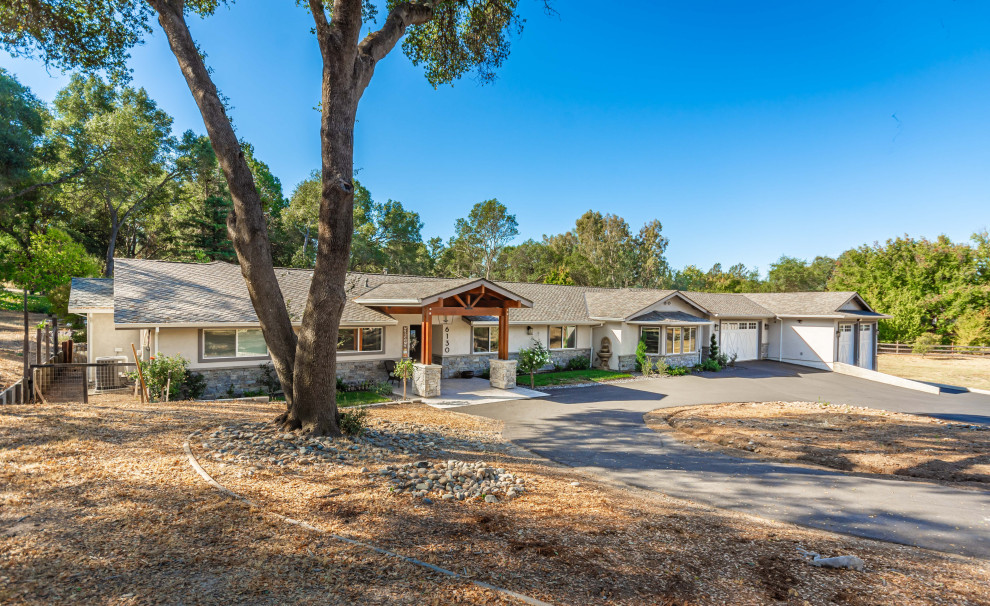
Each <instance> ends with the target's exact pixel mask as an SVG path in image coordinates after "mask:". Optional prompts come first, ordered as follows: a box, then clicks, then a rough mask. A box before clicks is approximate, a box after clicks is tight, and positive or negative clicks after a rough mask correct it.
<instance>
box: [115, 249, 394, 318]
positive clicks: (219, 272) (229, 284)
mask: <svg viewBox="0 0 990 606" xmlns="http://www.w3.org/2000/svg"><path fill="white" fill-rule="evenodd" d="M275 274H276V277H277V278H278V282H279V286H280V287H281V289H282V295H283V296H284V298H285V302H286V306H287V307H288V308H289V314H290V316H291V317H292V320H293V321H294V322H297V321H299V320H301V319H302V311H303V309H304V307H305V303H306V298H307V297H308V296H309V284H310V280H311V276H312V272H310V271H308V270H299V269H281V268H280V269H276V270H275ZM359 288H360V287H359V286H357V285H355V289H359ZM257 321H258V316H257V315H256V314H255V312H254V306H253V305H252V304H251V299H250V298H249V297H248V292H247V286H246V285H245V283H244V278H243V276H242V275H241V270H240V268H239V267H238V266H237V265H231V264H229V263H222V262H219V261H215V262H213V263H170V262H167V261H148V260H143V259H117V260H116V261H115V262H114V322H115V323H117V324H172V323H176V324H198V323H202V324H208V323H221V322H222V323H239V324H253V323H256V322H257ZM342 321H343V322H344V323H347V322H377V323H382V324H394V323H395V320H394V319H393V318H392V317H391V316H388V315H386V314H383V313H381V312H379V311H376V310H374V309H370V308H368V307H364V306H362V305H357V304H356V303H353V302H351V301H349V302H348V303H347V304H346V305H345V306H344V316H343V320H342Z"/></svg>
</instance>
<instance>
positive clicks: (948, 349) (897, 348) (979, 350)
mask: <svg viewBox="0 0 990 606" xmlns="http://www.w3.org/2000/svg"><path fill="white" fill-rule="evenodd" d="M877 353H879V354H893V355H901V356H905V355H908V354H911V355H918V354H916V353H915V351H914V345H913V344H912V343H878V344H877ZM925 355H937V356H975V357H980V356H990V347H983V346H980V345H932V346H931V348H930V349H929V350H928V351H927V352H926V353H925Z"/></svg>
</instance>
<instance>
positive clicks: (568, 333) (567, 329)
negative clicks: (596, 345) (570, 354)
mask: <svg viewBox="0 0 990 606" xmlns="http://www.w3.org/2000/svg"><path fill="white" fill-rule="evenodd" d="M549 343H550V349H574V348H576V347H577V327H574V326H551V327H550V341H549Z"/></svg>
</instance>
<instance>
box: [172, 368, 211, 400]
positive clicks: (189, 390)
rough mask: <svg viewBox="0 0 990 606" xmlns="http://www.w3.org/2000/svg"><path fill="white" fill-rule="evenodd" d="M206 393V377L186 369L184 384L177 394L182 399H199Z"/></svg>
mask: <svg viewBox="0 0 990 606" xmlns="http://www.w3.org/2000/svg"><path fill="white" fill-rule="evenodd" d="M204 393H206V377H204V376H203V375H201V374H200V373H198V372H192V371H190V370H189V369H188V368H187V369H186V372H185V376H184V377H183V378H182V386H181V387H179V391H178V393H177V394H176V395H177V397H178V399H180V400H198V399H200V398H202V397H203V394H204Z"/></svg>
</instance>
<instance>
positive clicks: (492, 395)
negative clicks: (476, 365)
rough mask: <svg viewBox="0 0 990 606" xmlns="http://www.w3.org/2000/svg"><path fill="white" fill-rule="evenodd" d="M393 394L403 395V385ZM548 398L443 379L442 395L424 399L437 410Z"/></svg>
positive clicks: (485, 382) (518, 389) (480, 381)
mask: <svg viewBox="0 0 990 606" xmlns="http://www.w3.org/2000/svg"><path fill="white" fill-rule="evenodd" d="M407 387H408V386H407ZM392 392H393V393H396V394H398V395H402V385H399V386H398V387H395V388H393V389H392ZM546 396H547V394H545V393H543V392H542V391H533V390H532V389H525V388H522V387H516V388H515V389H498V388H495V387H492V384H491V382H490V381H489V380H488V379H443V380H442V381H440V395H439V396H437V397H435V398H423V402H424V403H426V404H429V405H430V406H433V407H435V408H457V407H460V406H476V405H479V404H495V403H498V402H506V401H513V400H528V399H531V398H544V397H546Z"/></svg>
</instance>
